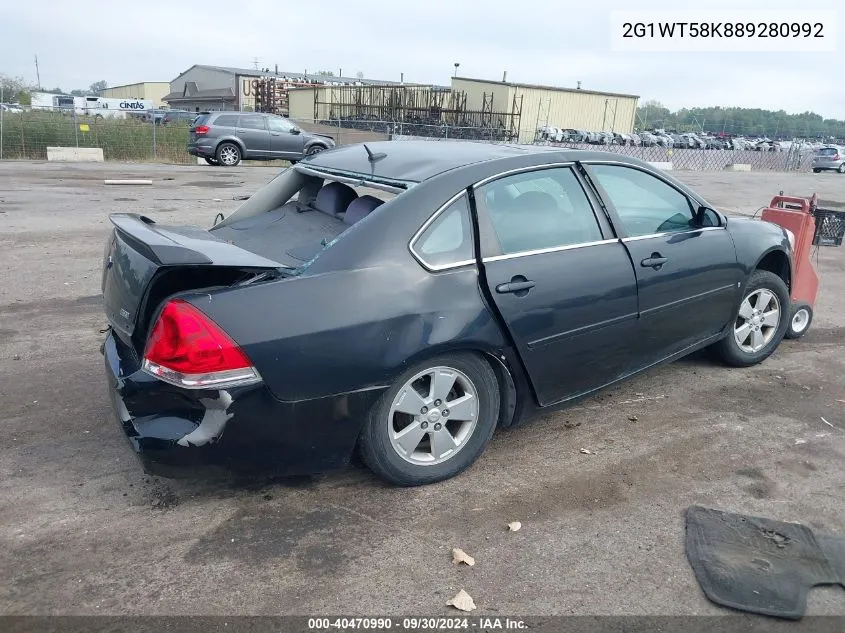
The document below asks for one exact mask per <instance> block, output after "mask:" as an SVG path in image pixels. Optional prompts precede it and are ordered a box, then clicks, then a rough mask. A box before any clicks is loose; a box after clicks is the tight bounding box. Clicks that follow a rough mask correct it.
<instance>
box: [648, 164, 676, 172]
mask: <svg viewBox="0 0 845 633" xmlns="http://www.w3.org/2000/svg"><path fill="white" fill-rule="evenodd" d="M648 164H649V165H651V166H652V167H657V168H658V169H662V170H663V171H672V163H671V162H649V163H648Z"/></svg>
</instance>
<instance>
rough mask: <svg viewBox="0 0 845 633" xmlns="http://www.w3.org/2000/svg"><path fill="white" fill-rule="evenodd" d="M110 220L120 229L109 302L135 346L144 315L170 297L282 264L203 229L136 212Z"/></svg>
mask: <svg viewBox="0 0 845 633" xmlns="http://www.w3.org/2000/svg"><path fill="white" fill-rule="evenodd" d="M109 219H110V220H111V222H112V224H114V229H113V230H112V233H111V234H110V235H109V237H108V240H107V242H106V248H105V252H104V258H103V277H102V282H101V287H102V292H103V302H104V306H105V312H106V317H107V318H108V320H109V323H110V324H111V326H112V328H113V329H114V330H115V332H116V333H117V334H118V336H120V337H121V338H122V339H123V340H124V341H125V342H126V343H128V344H130V345H131V344H132V337H133V334H135V332H136V328H137V327H138V325H139V322H140V321H141V319H142V318H143V317H145V316H147V317H148V316H149V312H150V311H151V310H153V309H155V307H156V306H157V305H158V303H159V301H160V300H161V299H163V298H164V297H165V296H168V295H170V294H173V293H175V292H180V291H184V290H190V289H193V288H203V287H210V286H219V285H231V284H232V283H235V282H237V281H238V279H242V278H244V277H248V276H249V275H251V274H255V273H260V272H263V271H276V270H278V269H279V268H282V266H281V264H279V263H277V262H275V261H273V260H271V259H268V258H266V257H263V256H261V255H257V254H255V253H251V252H249V251H247V250H244V249H243V248H240V247H238V246H235V245H234V244H231V243H229V242H226V241H224V240H221V239H218V238H217V237H215V236H214V235H212V234H211V233H209V232H208V231H206V230H205V229H201V228H198V227H159V226H158V225H156V223H155V222H154V221H153V220H150V219H149V218H146V217H144V216H142V215H139V214H135V213H125V214H124V213H115V214H112V215H111V216H109ZM165 278H167V283H164V281H163V280H164V279H165ZM158 280H161V283H159V281H158ZM153 286H156V289H157V292H151V291H152V290H153ZM151 294H152V297H151ZM155 299H158V300H155Z"/></svg>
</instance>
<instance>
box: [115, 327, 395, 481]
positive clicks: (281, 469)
mask: <svg viewBox="0 0 845 633" xmlns="http://www.w3.org/2000/svg"><path fill="white" fill-rule="evenodd" d="M102 352H103V357H104V361H105V371H106V379H107V382H108V385H109V393H110V397H111V401H112V406H113V409H114V412H115V414H116V417H117V419H118V421H119V422H120V425H121V427H122V429H123V432H124V433H125V434H126V437H127V438H128V440H129V442H130V444H131V445H132V448H133V449H134V450H135V452H136V453H137V455H138V456H139V457H140V458H141V460H142V462H143V464H144V467H145V469H147V470H148V471H153V472H158V471H160V470H161V469H160V468H158V467H159V466H164V465H167V466H177V467H178V466H200V465H216V466H229V467H233V468H237V469H260V470H272V471H273V472H274V473H281V474H310V473H316V472H321V471H324V470H328V469H331V468H337V467H340V466H343V465H345V464H346V463H348V461H349V458H350V456H351V454H352V451H353V449H354V446H355V442H356V440H357V437H358V433H359V431H360V426H361V420H363V413H364V412H366V410H367V409H368V408H369V406H371V404H372V403H373V402H374V401H375V399H377V398H378V396H379V395H380V391H377V390H374V391H363V392H356V393H352V394H343V395H339V396H332V397H329V398H320V399H314V400H305V401H298V402H282V401H280V400H277V399H276V398H275V397H274V396H273V394H272V393H270V391H269V390H268V389H267V387H266V386H265V385H264V384H256V385H249V386H246V387H233V388H229V389H201V390H189V389H183V388H180V387H177V386H174V385H171V384H168V383H165V382H163V381H161V380H159V379H157V378H155V377H154V376H151V375H149V374H147V373H146V372H144V371H142V370H141V362H140V359H139V358H138V356H137V354H136V352H135V350H134V349H133V348H131V347H130V346H128V345H126V344H125V343H124V342H123V341H122V340H121V339H120V338H119V337H117V336H116V335H115V334H114V332H112V331H109V333H108V335H107V337H106V339H105V341H104V342H103V346H102Z"/></svg>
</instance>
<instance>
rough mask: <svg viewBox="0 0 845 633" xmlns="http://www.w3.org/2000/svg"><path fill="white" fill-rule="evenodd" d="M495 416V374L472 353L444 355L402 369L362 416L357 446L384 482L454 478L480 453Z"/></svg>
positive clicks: (411, 483)
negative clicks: (362, 425) (363, 417)
mask: <svg viewBox="0 0 845 633" xmlns="http://www.w3.org/2000/svg"><path fill="white" fill-rule="evenodd" d="M498 417H499V386H498V383H497V380H496V374H495V373H494V372H493V370H492V368H491V367H490V365H488V364H487V363H486V362H485V361H484V360H483V359H482V358H480V357H478V356H476V355H474V354H464V353H460V354H447V355H443V356H439V357H437V358H433V359H431V360H429V361H426V362H423V363H420V364H418V365H416V366H415V367H412V368H411V369H408V370H407V371H405V372H404V373H403V374H402V375H401V376H399V378H397V379H396V382H395V383H394V384H393V386H392V387H391V388H390V389H388V390H387V391H386V392H385V393H384V394H383V395H382V397H381V398H379V400H378V402H376V404H375V405H374V406H373V407H372V409H371V410H370V412H369V413H368V415H367V419H366V421H365V423H364V428H363V430H362V431H361V437H360V440H359V449H360V452H361V457H362V458H363V460H364V462H365V463H366V464H367V466H369V467H370V469H371V470H372V471H373V472H374V473H375V474H377V475H378V476H380V477H381V478H383V479H385V480H387V481H388V482H390V483H393V484H396V485H399V486H419V485H423V484H430V483H434V482H437V481H442V480H444V479H448V478H450V477H454V476H455V475H457V474H458V473H460V472H461V471H463V470H465V469H466V468H468V467H469V466H470V465H471V464H472V463H473V462H474V461H475V460H476V459H477V458H478V456H479V455H481V453H482V451H483V450H484V447H485V446H486V445H487V442H488V441H489V440H490V438H491V437H492V435H493V431H494V430H495V428H496V422H497V420H498Z"/></svg>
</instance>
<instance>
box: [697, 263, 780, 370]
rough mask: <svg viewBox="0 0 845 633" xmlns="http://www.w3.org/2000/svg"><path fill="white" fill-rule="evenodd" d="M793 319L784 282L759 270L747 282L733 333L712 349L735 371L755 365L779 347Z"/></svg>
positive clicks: (732, 325)
mask: <svg viewBox="0 0 845 633" xmlns="http://www.w3.org/2000/svg"><path fill="white" fill-rule="evenodd" d="M790 316H791V313H790V301H789V291H788V290H787V288H786V284H785V283H784V282H783V279H781V278H780V277H778V276H777V275H775V274H774V273H771V272H769V271H767V270H756V271H754V272H753V273H751V276H750V277H749V279H748V283H747V284H746V287H745V294H744V295H743V298H742V301H741V302H740V304H739V307H738V309H737V313H736V317H735V320H734V322H733V323H732V324H731V327H730V332H729V333H728V335H727V336H726V337H725V338H723V339H722V340H721V341H719V342H718V343H716V344H715V345H714V348H713V349H714V351H715V352H716V354H717V355H718V356H719V357H720V358H721V360H722V361H723V362H725V363H726V364H728V365H731V366H733V367H750V366H751V365H756V364H757V363H760V362H762V361H764V360H765V359H766V358H768V357H769V356H770V355H771V354H772V352H774V351H775V349H777V346H778V345H780V342H781V340H783V336H784V334H785V333H786V328H787V327H788V326H789V317H790Z"/></svg>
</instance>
